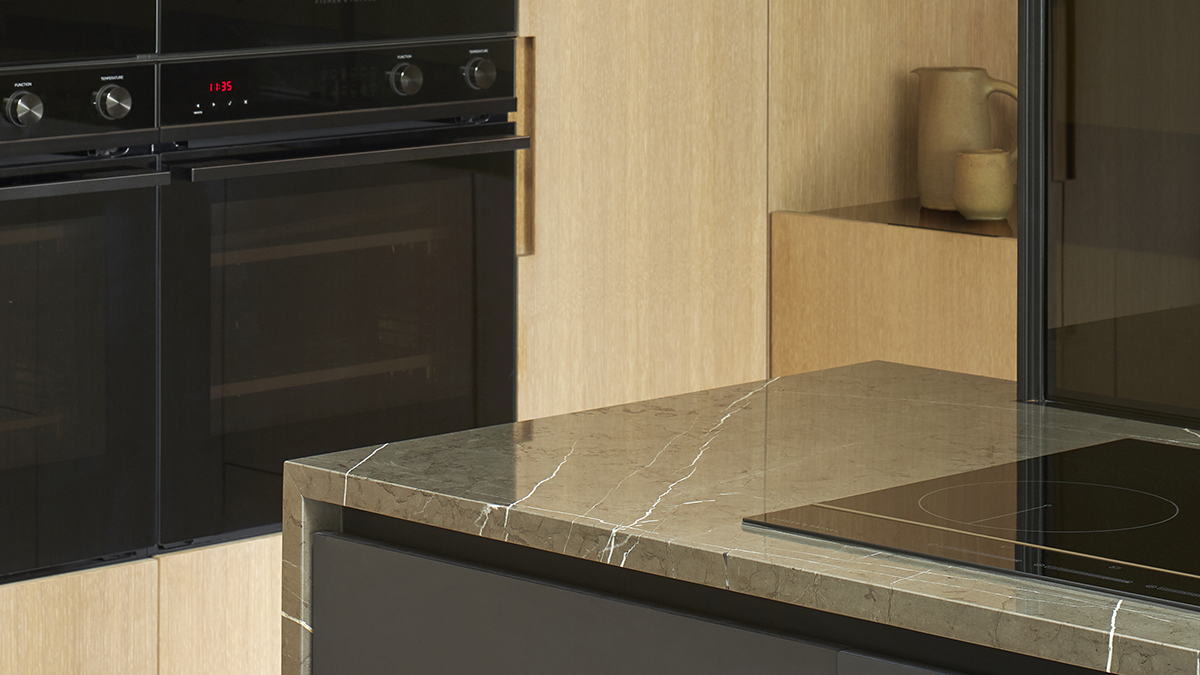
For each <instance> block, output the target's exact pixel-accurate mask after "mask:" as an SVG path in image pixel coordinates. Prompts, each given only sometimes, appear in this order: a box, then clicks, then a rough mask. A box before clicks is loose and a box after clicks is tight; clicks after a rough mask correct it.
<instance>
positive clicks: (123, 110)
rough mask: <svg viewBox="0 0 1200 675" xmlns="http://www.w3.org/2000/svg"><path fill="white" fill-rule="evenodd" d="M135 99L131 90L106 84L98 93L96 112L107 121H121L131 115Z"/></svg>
mask: <svg viewBox="0 0 1200 675" xmlns="http://www.w3.org/2000/svg"><path fill="white" fill-rule="evenodd" d="M132 107H133V97H132V96H130V95H129V90H128V89H126V88H125V87H122V86H121V85H118V84H106V85H104V86H103V87H101V88H100V91H98V92H96V110H97V111H99V112H100V116H101V117H103V118H104V119H106V120H119V119H122V118H124V117H125V116H126V115H128V114H129V110H130V109H131V108H132Z"/></svg>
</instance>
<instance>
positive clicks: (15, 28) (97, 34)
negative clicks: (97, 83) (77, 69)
mask: <svg viewBox="0 0 1200 675" xmlns="http://www.w3.org/2000/svg"><path fill="white" fill-rule="evenodd" d="M155 12H156V8H155V0H122V1H121V2H82V1H80V0H42V1H41V2H7V1H6V2H4V3H0V66H8V65H15V64H20V63H38V62H48V61H74V60H80V59H100V58H117V57H122V56H136V55H139V54H153V53H154V50H155V35H154V30H155V19H156V17H155Z"/></svg>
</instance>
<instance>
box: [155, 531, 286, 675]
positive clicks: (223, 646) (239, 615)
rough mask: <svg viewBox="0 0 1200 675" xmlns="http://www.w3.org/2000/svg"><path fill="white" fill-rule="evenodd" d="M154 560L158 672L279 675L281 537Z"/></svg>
mask: <svg viewBox="0 0 1200 675" xmlns="http://www.w3.org/2000/svg"><path fill="white" fill-rule="evenodd" d="M156 559H157V560H158V563H159V567H160V577H159V589H160V590H159V597H160V603H159V664H160V665H159V671H158V672H159V675H190V674H192V673H195V674H196V675H278V673H279V672H280V663H281V657H280V654H281V646H280V624H279V621H280V589H281V588H282V583H283V579H282V568H281V563H282V559H283V557H282V536H281V535H278V534H273V535H268V536H265V537H257V538H254V539H245V540H241V541H235V542H231V543H228V544H220V545H217V546H206V547H203V548H197V549H190V550H187V551H180V552H179V553H169V554H167V555H162V556H159V557H158V558H156Z"/></svg>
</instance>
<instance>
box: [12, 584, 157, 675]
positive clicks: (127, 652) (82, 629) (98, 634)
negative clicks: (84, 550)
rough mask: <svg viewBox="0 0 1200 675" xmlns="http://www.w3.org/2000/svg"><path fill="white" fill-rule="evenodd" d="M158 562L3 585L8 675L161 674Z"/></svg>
mask: <svg viewBox="0 0 1200 675" xmlns="http://www.w3.org/2000/svg"><path fill="white" fill-rule="evenodd" d="M157 613H158V565H157V564H156V563H155V562H154V561H153V560H140V561H137V562H130V563H123V564H119V565H110V566H107V567H101V568H99V569H94V570H87V571H83V572H73V573H70V574H61V575H58V576H53V577H47V578H44V579H35V580H32V581H23V582H19V583H14V584H7V585H4V586H0V673H20V674H21V675H63V674H64V673H88V674H89V675H153V674H154V673H155V672H157V670H158V624H157V621H156V617H157Z"/></svg>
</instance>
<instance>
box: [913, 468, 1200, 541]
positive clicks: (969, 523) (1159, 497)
mask: <svg viewBox="0 0 1200 675" xmlns="http://www.w3.org/2000/svg"><path fill="white" fill-rule="evenodd" d="M1024 482H1025V483H1026V484H1031V485H1039V484H1041V485H1046V484H1053V485H1085V486H1089V487H1101V488H1108V489H1111V490H1121V491H1123V492H1134V493H1137V494H1141V495H1145V496H1147V497H1152V498H1154V499H1157V500H1159V501H1162V502H1166V503H1167V504H1170V505H1171V507H1172V508H1173V509H1174V513H1172V514H1171V515H1170V516H1167V517H1166V518H1163V519H1161V520H1158V521H1155V522H1153V523H1146V524H1143V525H1135V526H1132V527H1117V528H1108V529H1097V530H1052V532H1054V533H1055V534H1100V533H1108V532H1127V531H1130V530H1141V529H1145V528H1147V527H1154V526H1156V525H1162V524H1163V523H1166V522H1168V521H1171V520H1174V519H1175V517H1176V516H1178V515H1179V513H1180V509H1179V505H1178V504H1176V503H1175V502H1174V501H1172V500H1170V499H1167V498H1166V497H1163V496H1162V495H1156V494H1154V493H1153V492H1146V491H1145V490H1138V489H1136V488H1128V487H1121V486H1118V485H1106V484H1104V483H1086V482H1080V481H1066V480H1063V481H1024ZM1021 483H1022V481H1016V480H1011V481H982V482H979V483H964V484H961V485H951V486H949V487H944V488H938V489H937V490H930V491H929V492H926V493H925V494H924V495H922V496H921V498H920V499H918V500H917V506H918V507H919V508H920V509H921V510H922V511H924V512H925V513H927V514H929V515H930V516H933V517H934V518H937V519H939V520H944V521H946V522H950V523H955V524H956V525H962V526H965V527H978V528H983V529H987V530H1011V529H1012V528H1010V527H993V526H991V525H980V524H979V523H980V522H983V521H984V520H994V519H996V518H1003V517H1006V516H1013V515H1018V514H1021V513H1026V512H1030V511H1035V510H1038V509H1042V508H1048V507H1051V506H1053V505H1052V504H1043V505H1042V506H1033V507H1030V508H1027V509H1021V510H1020V511H1015V512H1013V513H1006V514H1001V515H998V516H992V517H989V518H984V519H980V520H975V521H964V520H955V519H954V518H948V517H946V516H944V515H941V514H938V513H934V512H933V511H930V510H929V509H927V508H926V507H925V503H924V502H925V499H926V497H929V496H930V495H934V494H937V493H939V492H946V491H948V490H959V489H962V488H968V487H975V486H980V485H1020V484H1021Z"/></svg>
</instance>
